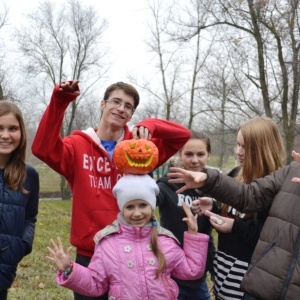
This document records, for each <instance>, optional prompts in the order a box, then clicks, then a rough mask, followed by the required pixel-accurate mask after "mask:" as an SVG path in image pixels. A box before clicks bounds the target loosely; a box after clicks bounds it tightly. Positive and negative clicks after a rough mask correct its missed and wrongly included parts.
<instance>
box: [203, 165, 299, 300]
mask: <svg viewBox="0 0 300 300" xmlns="http://www.w3.org/2000/svg"><path fill="white" fill-rule="evenodd" d="M207 174H208V178H207V180H206V184H205V187H204V188H202V191H204V192H206V193H209V194H210V195H211V196H213V197H214V198H217V199H218V198H219V199H222V201H223V202H224V203H227V204H229V205H231V206H233V207H235V208H236V209H237V210H239V211H241V212H259V211H268V210H269V215H268V217H267V220H266V222H265V224H264V226H263V229H262V231H261V234H260V237H259V241H258V243H257V245H256V247H255V250H254V253H253V256H252V259H251V264H250V267H249V269H248V271H247V273H246V275H245V277H244V279H243V281H242V288H243V289H244V290H245V291H247V292H248V293H250V294H251V295H253V296H256V297H258V298H260V299H270V300H271V299H272V300H276V299H285V300H294V299H298V298H299V295H300V217H299V216H300V184H297V183H293V182H292V181H291V179H292V178H293V177H300V167H299V166H298V165H297V164H296V163H292V164H291V165H289V166H286V167H284V168H281V169H279V170H277V171H276V172H274V173H272V174H270V175H268V176H266V177H264V178H260V179H257V180H255V181H254V182H253V183H251V184H249V185H247V184H242V183H238V182H237V181H236V180H235V179H233V178H230V177H228V176H223V175H221V174H220V173H219V172H218V171H216V170H212V169H208V170H207Z"/></svg>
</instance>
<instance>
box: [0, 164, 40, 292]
mask: <svg viewBox="0 0 300 300" xmlns="http://www.w3.org/2000/svg"><path fill="white" fill-rule="evenodd" d="M26 171H27V175H26V180H25V182H24V185H23V186H24V188H25V189H26V190H27V191H28V192H29V193H27V194H23V193H22V192H21V191H19V190H16V191H13V190H11V189H10V188H9V187H8V186H7V185H6V184H4V182H3V174H4V170H0V291H3V290H7V289H8V288H9V287H10V286H11V285H12V283H13V281H14V279H15V276H16V271H17V266H18V263H19V262H20V261H21V260H22V258H23V257H24V256H25V255H27V254H29V253H30V252H31V251H32V243H33V238H34V230H35V223H36V220H37V214H38V204H39V175H38V173H37V171H36V170H35V169H34V168H33V167H32V166H31V165H26Z"/></svg>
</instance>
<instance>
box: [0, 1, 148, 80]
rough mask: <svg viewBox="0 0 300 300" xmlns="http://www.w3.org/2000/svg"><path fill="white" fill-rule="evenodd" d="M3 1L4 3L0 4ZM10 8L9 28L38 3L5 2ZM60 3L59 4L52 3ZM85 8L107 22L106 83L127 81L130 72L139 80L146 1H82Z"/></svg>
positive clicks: (144, 49)
mask: <svg viewBox="0 0 300 300" xmlns="http://www.w3.org/2000/svg"><path fill="white" fill-rule="evenodd" d="M2 1H3V0H2ZM0 2H1V0H0ZM4 2H5V3H6V5H7V7H8V8H9V19H10V23H11V24H18V23H21V22H22V20H24V14H25V13H27V12H31V11H33V10H34V9H35V8H37V7H38V4H39V2H40V0H4ZM52 2H56V3H61V0H52ZM82 3H84V4H85V5H91V6H93V7H95V8H96V10H97V11H98V13H99V14H100V16H102V17H103V18H105V19H107V20H108V22H109V28H108V30H107V31H106V34H105V39H106V44H108V45H109V47H110V54H111V59H112V61H113V67H112V71H111V75H110V77H109V79H108V82H109V83H111V82H115V81H120V80H123V81H127V79H126V74H127V73H128V72H130V71H132V70H134V71H136V72H137V74H138V75H139V77H140V76H142V75H143V74H142V73H143V72H146V71H145V69H146V63H147V59H145V58H146V56H149V54H148V53H147V51H146V45H145V43H144V38H145V24H146V22H147V13H146V10H145V8H146V7H147V2H146V0H82Z"/></svg>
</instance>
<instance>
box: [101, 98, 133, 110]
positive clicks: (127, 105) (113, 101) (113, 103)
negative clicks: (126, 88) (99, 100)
mask: <svg viewBox="0 0 300 300" xmlns="http://www.w3.org/2000/svg"><path fill="white" fill-rule="evenodd" d="M105 102H107V103H109V104H110V105H111V106H113V107H116V108H119V107H121V105H122V104H124V110H125V111H126V112H127V113H130V114H132V113H133V112H134V110H135V109H134V107H133V106H132V105H131V104H130V103H124V102H123V101H122V100H120V99H119V98H112V99H108V100H105Z"/></svg>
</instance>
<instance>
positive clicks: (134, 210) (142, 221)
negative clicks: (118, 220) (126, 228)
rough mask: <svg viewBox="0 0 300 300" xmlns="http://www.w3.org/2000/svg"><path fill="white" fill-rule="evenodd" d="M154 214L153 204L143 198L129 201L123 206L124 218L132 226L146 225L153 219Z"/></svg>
mask: <svg viewBox="0 0 300 300" xmlns="http://www.w3.org/2000/svg"><path fill="white" fill-rule="evenodd" d="M152 214H153V212H152V207H151V205H150V204H149V203H148V202H146V201H145V200H142V199H136V200H132V201H129V202H127V203H126V204H125V205H124V207H123V216H124V219H125V221H126V222H127V223H128V224H130V225H132V226H137V227H142V226H144V225H146V224H147V223H148V222H149V221H150V220H151V219H152Z"/></svg>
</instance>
